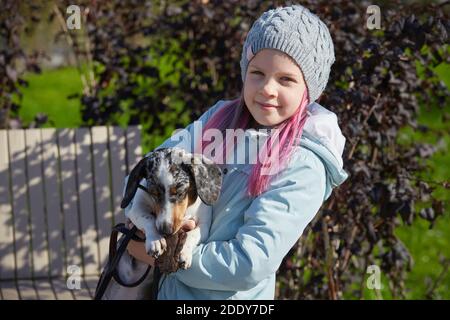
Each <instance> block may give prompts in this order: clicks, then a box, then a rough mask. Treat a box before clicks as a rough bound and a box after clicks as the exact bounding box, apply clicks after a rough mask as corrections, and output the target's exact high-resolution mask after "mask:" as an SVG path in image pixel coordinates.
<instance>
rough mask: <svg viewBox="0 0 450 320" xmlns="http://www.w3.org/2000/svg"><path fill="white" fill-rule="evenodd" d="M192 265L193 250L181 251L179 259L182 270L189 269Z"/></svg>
mask: <svg viewBox="0 0 450 320" xmlns="http://www.w3.org/2000/svg"><path fill="white" fill-rule="evenodd" d="M191 265H192V250H185V249H184V248H183V250H181V252H180V257H179V258H178V266H179V267H180V268H181V269H189V268H190V267H191Z"/></svg>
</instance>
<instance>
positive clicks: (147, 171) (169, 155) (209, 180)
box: [120, 148, 222, 235]
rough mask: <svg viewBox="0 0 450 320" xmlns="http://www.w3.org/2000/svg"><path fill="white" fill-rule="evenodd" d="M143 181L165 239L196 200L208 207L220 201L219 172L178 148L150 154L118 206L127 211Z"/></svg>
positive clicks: (210, 163)
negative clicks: (145, 183) (198, 198)
mask: <svg viewBox="0 0 450 320" xmlns="http://www.w3.org/2000/svg"><path fill="white" fill-rule="evenodd" d="M142 179H146V181H147V188H148V191H149V195H150V201H151V205H150V206H151V208H152V210H153V214H154V215H155V216H156V228H157V230H158V231H159V232H160V233H161V234H164V235H168V234H173V233H175V232H177V231H178V230H179V229H180V228H181V225H182V223H183V219H184V214H185V212H186V210H187V208H188V207H189V206H190V205H191V204H193V203H194V202H195V201H196V200H197V196H198V197H200V199H201V200H202V201H203V202H204V203H205V204H207V205H212V204H214V203H215V202H216V201H217V199H218V198H219V194H220V189H221V187H222V172H221V170H220V168H219V167H218V166H217V165H216V164H215V163H214V162H213V161H211V160H210V159H208V158H206V157H204V156H202V155H200V154H190V153H187V152H186V151H184V150H183V149H180V148H165V149H158V150H155V151H153V152H151V153H150V154H149V155H148V156H147V157H145V158H143V159H142V160H141V161H139V163H138V164H137V165H136V166H135V167H134V168H133V170H132V171H131V173H130V175H129V177H128V183H127V186H126V189H125V195H124V198H123V200H122V203H121V205H120V206H121V207H122V208H126V207H127V206H128V204H129V203H130V201H131V200H132V199H133V197H134V195H135V194H136V191H137V188H138V185H139V183H140V181H141V180H142Z"/></svg>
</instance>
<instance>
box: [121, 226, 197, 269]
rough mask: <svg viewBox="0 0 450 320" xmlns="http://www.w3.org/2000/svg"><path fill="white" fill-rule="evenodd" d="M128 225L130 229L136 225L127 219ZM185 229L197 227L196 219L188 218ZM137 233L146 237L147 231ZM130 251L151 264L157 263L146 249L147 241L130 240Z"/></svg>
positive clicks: (136, 257)
mask: <svg viewBox="0 0 450 320" xmlns="http://www.w3.org/2000/svg"><path fill="white" fill-rule="evenodd" d="M126 225H127V227H128V229H131V228H133V227H134V225H133V223H132V222H131V221H130V220H129V219H127V222H126ZM182 228H183V230H184V231H186V232H187V231H190V230H192V229H194V228H195V221H194V220H187V221H185V222H184V223H183V226H182ZM136 235H137V236H138V237H140V238H145V233H144V232H143V231H142V230H138V231H136ZM127 251H128V253H129V254H130V255H131V256H133V257H134V258H135V259H137V260H139V261H141V262H144V263H147V264H149V265H151V266H153V265H154V264H155V258H153V257H152V256H150V255H148V254H147V252H146V251H145V243H144V242H137V241H134V240H130V242H129V243H128V246H127Z"/></svg>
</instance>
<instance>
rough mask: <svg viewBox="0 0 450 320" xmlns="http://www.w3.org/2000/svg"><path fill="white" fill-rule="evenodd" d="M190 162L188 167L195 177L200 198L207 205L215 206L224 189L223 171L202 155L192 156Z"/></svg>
mask: <svg viewBox="0 0 450 320" xmlns="http://www.w3.org/2000/svg"><path fill="white" fill-rule="evenodd" d="M190 162H191V163H190V164H189V163H188V164H186V166H187V167H188V168H189V170H190V171H191V173H192V175H193V176H194V180H195V186H196V189H197V194H198V196H199V197H200V199H201V200H202V201H203V202H204V203H205V204H207V205H212V204H214V203H215V202H216V201H217V199H218V198H219V195H220V190H221V188H222V171H221V170H220V168H219V167H218V166H217V165H216V164H215V163H214V162H213V161H212V160H210V159H208V158H206V157H204V156H203V155H201V154H193V155H191V161H190Z"/></svg>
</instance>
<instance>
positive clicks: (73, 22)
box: [66, 4, 81, 30]
mask: <svg viewBox="0 0 450 320" xmlns="http://www.w3.org/2000/svg"><path fill="white" fill-rule="evenodd" d="M66 12H67V14H70V16H69V17H68V18H67V20H66V25H67V29H69V30H73V29H77V30H80V29H81V14H80V12H81V10H80V7H79V6H77V5H74V4H72V5H70V6H68V7H67V10H66Z"/></svg>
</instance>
